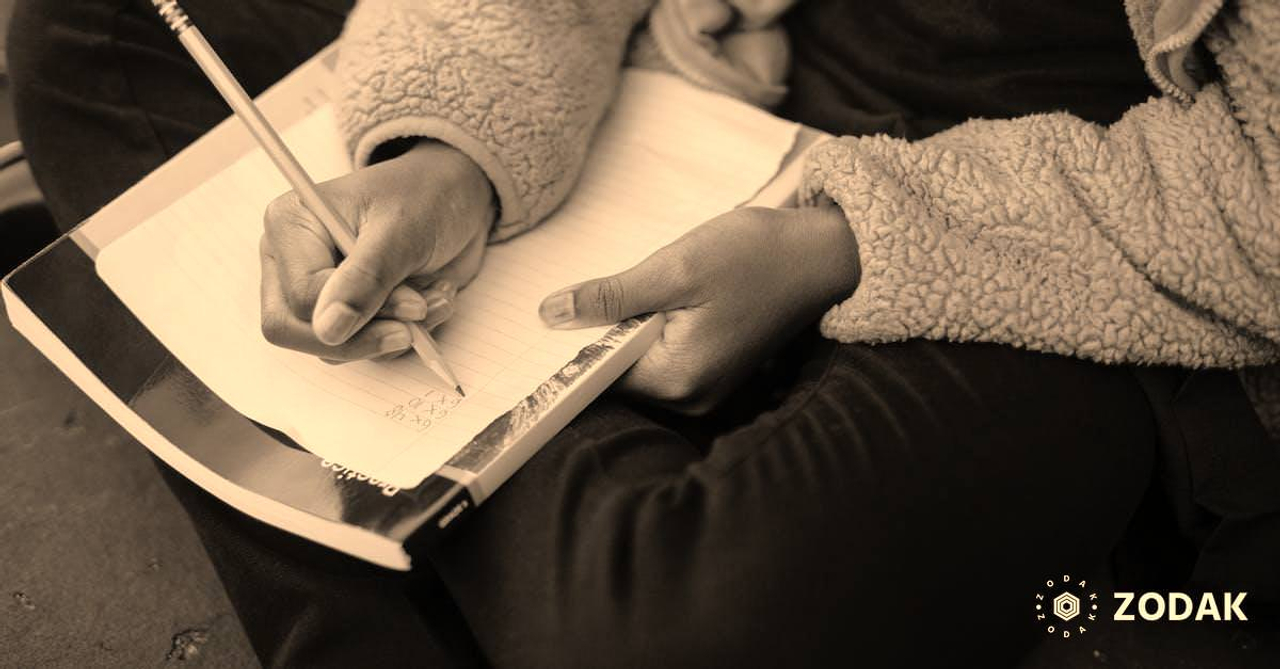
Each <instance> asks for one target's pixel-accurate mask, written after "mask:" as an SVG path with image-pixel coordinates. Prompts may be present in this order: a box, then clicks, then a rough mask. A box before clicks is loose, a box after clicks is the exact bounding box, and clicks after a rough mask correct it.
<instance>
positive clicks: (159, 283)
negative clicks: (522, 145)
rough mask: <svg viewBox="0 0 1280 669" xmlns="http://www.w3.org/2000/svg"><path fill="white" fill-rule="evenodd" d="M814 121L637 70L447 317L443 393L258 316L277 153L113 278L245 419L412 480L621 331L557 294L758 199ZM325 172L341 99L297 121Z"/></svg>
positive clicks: (307, 156)
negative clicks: (543, 311)
mask: <svg viewBox="0 0 1280 669" xmlns="http://www.w3.org/2000/svg"><path fill="white" fill-rule="evenodd" d="M796 130H797V127H796V126H795V125H794V124H792V123H788V122H785V121H782V120H779V119H777V118H775V117H773V116H771V115H769V114H767V113H765V112H762V111H759V110H757V109H755V108H752V107H750V106H748V105H745V104H742V103H739V102H736V101H733V100H731V99H729V98H726V97H723V96H720V95H717V94H713V93H709V92H706V91H702V90H699V89H697V88H696V87H694V86H692V85H690V84H688V83H686V82H684V81H682V80H680V79H678V78H676V77H673V76H670V75H665V74H658V73H652V72H642V71H628V72H627V73H626V74H625V75H624V80H623V85H622V88H621V93H620V95H619V99H618V100H617V101H616V102H615V104H614V106H613V108H612V109H611V111H610V113H609V115H608V117H607V118H606V120H605V121H604V123H603V124H602V127H601V129H600V131H599V133H598V135H597V137H596V139H595V142H594V143H593V145H592V151H591V155H590V157H589V158H588V161H587V164H586V166H585V168H584V171H583V176H582V178H581V179H580V181H579V183H578V184H577V186H576V187H575V189H574V191H573V193H572V194H571V196H570V197H569V199H568V200H567V201H566V203H565V204H564V205H563V206H562V207H561V208H560V209H559V210H558V211H557V212H556V213H555V214H554V215H552V216H551V217H550V218H548V219H547V220H546V221H545V222H544V223H543V224H542V225H541V226H539V227H538V228H536V229H535V230H533V231H531V232H529V233H526V234H524V235H521V236H519V237H517V238H515V239H513V240H510V241H507V242H503V243H500V244H495V245H492V246H490V247H489V249H488V251H487V253H486V257H485V263H484V268H483V269H482V271H481V273H480V275H479V276H478V277H477V278H476V280H475V281H473V282H472V283H471V284H470V285H469V286H467V287H466V288H465V289H463V290H462V291H461V292H460V293H459V296H458V302H457V309H456V312H455V314H456V315H455V316H454V318H453V319H451V320H450V321H449V322H448V323H446V324H445V325H444V326H442V327H441V328H439V329H437V330H436V332H435V335H436V339H437V341H438V343H439V345H440V348H441V350H442V352H443V354H444V356H445V358H446V359H447V360H448V362H449V364H450V366H451V367H452V368H453V370H454V371H455V372H456V374H457V376H458V380H459V381H460V382H461V384H462V386H463V388H464V389H465V390H466V392H467V397H466V398H465V399H461V400H460V399H457V398H455V397H453V396H452V395H451V394H450V393H447V392H444V391H441V390H439V389H438V388H437V386H435V385H433V384H432V383H431V382H430V380H429V374H428V373H427V371H426V369H425V368H424V367H423V366H422V365H421V363H420V362H419V361H418V360H417V358H416V357H414V356H411V355H407V356H403V357H401V358H399V359H397V360H394V361H391V362H381V363H375V362H356V363H350V364H347V365H341V366H332V365H327V364H325V363H323V362H320V361H319V360H317V359H315V358H313V357H311V356H307V355H304V354H300V353H295V352H292V351H288V350H285V349H281V348H277V347H274V346H272V345H270V344H269V343H267V341H266V340H265V339H264V338H263V337H262V334H261V330H260V325H259V291H258V282H259V279H260V267H259V260H258V241H259V237H260V236H261V233H262V212H263V210H264V209H265V207H266V205H267V203H268V202H270V201H271V200H272V199H273V198H274V197H275V196H277V195H279V194H280V193H282V192H284V191H286V190H288V184H287V183H286V182H285V180H284V179H283V177H281V176H280V175H279V174H278V173H277V172H276V170H275V168H274V167H273V166H272V165H271V163H270V161H269V160H268V158H267V157H266V155H265V154H263V153H262V152H261V151H260V150H258V151H253V152H251V153H248V154H246V155H245V156H244V157H243V158H241V159H240V160H238V161H237V162H235V163H234V164H232V165H231V166H229V167H228V168H227V169H225V170H223V171H222V172H220V173H218V174H217V175H216V176H213V177H212V178H211V179H209V180H208V181H206V182H204V183H203V184H202V185H200V186H199V187H197V188H196V189H194V190H193V191H191V192H190V193H188V194H186V195H185V196H183V197H181V198H179V199H178V200H177V201H175V202H174V203H173V204H172V205H171V206H169V207H168V208H166V209H165V210H163V211H161V212H160V213H158V214H156V215H155V216H153V217H151V218H149V219H148V220H146V221H145V222H143V223H141V224H140V225H138V226H137V227H135V228H134V229H133V230H132V231H130V232H129V233H128V234H126V235H124V236H122V237H121V238H120V239H118V240H117V241H115V242H114V243H112V244H111V245H109V246H107V247H106V248H105V249H103V250H102V252H101V253H100V254H99V256H98V260H97V267H98V272H99V274H100V275H101V277H102V279H103V280H104V281H105V282H106V283H107V284H108V285H109V286H110V287H111V288H112V290H113V291H115V293H116V294H117V295H118V296H120V298H121V300H122V301H123V302H124V303H125V304H126V305H127V306H128V307H129V309H130V310H132V311H133V313H134V314H135V315H137V316H138V318H139V320H141V321H142V323H143V324H144V325H146V326H147V328H148V329H150V330H151V332H152V333H153V334H154V335H155V336H156V337H157V338H158V339H159V340H160V341H161V342H163V343H164V344H165V346H167V347H168V348H169V349H170V350H171V351H172V352H173V353H174V355H175V356H176V357H177V358H178V359H179V360H181V361H182V363H183V364H184V365H186V366H187V367H188V368H190V369H191V370H192V372H194V373H195V374H196V375H197V376H198V377H200V378H201V379H202V380H203V381H204V382H205V384H206V385H208V386H209V387H210V388H211V389H212V390H213V391H214V392H215V393H217V394H218V395H219V396H220V397H221V398H222V399H223V400H224V401H226V402H227V403H228V404H230V405H231V406H232V407H234V408H235V409H236V410H237V411H240V412H241V413H243V414H245V415H246V416H248V417H250V418H252V419H254V420H256V421H259V422H261V423H264V424H266V425H270V426H272V427H274V428H276V429H278V430H280V431H282V432H284V433H285V434H288V435H289V436H290V437H292V438H293V439H294V440H296V441H297V442H298V443H300V444H302V445H303V446H305V447H306V448H307V449H308V450H311V451H312V452H314V453H316V454H317V455H319V456H321V457H322V458H325V459H327V460H330V461H333V462H336V463H341V464H342V465H344V466H346V467H349V468H351V469H353V470H355V471H359V472H362V473H364V474H367V475H369V476H370V477H371V478H375V479H379V480H380V481H383V482H386V483H388V484H389V485H393V486H396V487H401V488H410V487H413V486H415V485H417V484H418V483H419V482H420V481H421V480H422V479H423V478H425V477H426V476H428V475H430V474H431V473H432V472H434V471H435V470H436V469H437V468H439V466H440V465H441V464H443V463H444V462H445V461H446V460H448V459H449V458H450V457H451V456H452V455H453V454H454V453H455V452H457V451H458V449H459V448H461V447H462V446H463V445H465V444H466V443H467V442H468V441H470V439H471V438H472V437H473V436H474V435H475V434H476V433H477V432H479V431H480V430H481V429H483V428H484V427H485V426H486V425H488V424H489V423H490V422H492V421H493V420H494V419H495V418H497V417H499V416H501V415H502V414H503V413H505V412H506V411H507V410H509V409H510V408H511V407H512V406H514V405H515V404H516V403H518V402H520V401H521V400H522V399H524V398H525V397H526V396H528V395H529V394H530V393H531V392H532V391H533V390H534V389H535V388H537V387H538V386H539V385H540V384H541V383H542V382H543V381H545V380H546V379H548V378H549V377H550V376H552V375H553V374H554V373H555V372H556V371H558V370H559V369H560V368H561V367H563V366H564V364H565V363H566V362H568V361H570V360H571V359H572V358H573V357H574V355H575V354H577V352H578V351H579V350H580V349H582V348H583V347H584V346H586V345H588V344H590V343H592V342H594V341H596V340H597V339H599V337H600V336H601V335H602V334H604V333H605V332H606V331H607V330H608V328H607V327H599V328H589V329H583V330H572V331H562V330H551V329H549V328H546V327H545V326H543V325H542V323H541V321H540V320H539V318H538V313H537V307H538V304H539V303H540V302H541V300H542V298H543V297H545V296H546V295H548V294H550V293H551V292H553V291H555V290H557V289H559V288H562V287H564V286H567V285H570V284H573V283H576V282H579V281H583V280H586V279H590V278H593V277H597V276H605V275H608V274H612V273H615V272H618V271H621V270H623V269H626V268H627V267H629V266H631V265H633V264H635V263H637V262H639V261H641V260H643V259H644V258H645V257H647V256H648V255H649V254H650V253H652V252H653V251H655V250H657V249H658V248H660V247H662V246H663V245H665V244H667V243H670V242H671V241H674V240H675V239H676V238H677V237H679V236H680V235H682V234H684V233H685V232H687V231H689V230H690V229H692V228H693V227H695V226H697V225H698V224H699V223H701V222H703V221H705V220H707V219H709V218H712V217H714V216H716V215H718V214H720V213H723V212H724V211H727V210H728V209H731V208H733V207H734V206H736V205H738V204H740V203H742V202H745V201H747V200H749V199H750V198H751V196H752V195H753V194H754V193H755V192H756V191H757V190H758V189H759V188H760V187H761V186H762V185H764V184H765V183H766V182H767V181H768V180H769V179H770V178H771V177H772V176H773V175H774V173H775V172H776V170H777V168H778V165H779V164H780V162H781V160H782V158H783V156H784V155H785V154H786V153H787V151H788V150H789V149H790V147H791V145H792V142H793V141H794V139H795V134H796ZM282 134H283V136H284V139H285V141H286V142H287V143H288V144H289V146H290V147H291V148H292V149H293V151H294V152H295V153H296V154H297V157H298V159H299V161H301V163H302V164H303V165H304V166H305V167H306V168H307V170H308V171H309V172H310V173H311V175H312V177H313V178H315V179H316V180H317V181H323V180H326V179H331V178H334V177H337V176H339V175H341V174H344V173H346V172H348V171H350V169H351V165H350V161H349V159H348V157H347V155H346V152H345V149H344V147H343V145H342V142H341V140H340V137H339V135H338V131H337V128H336V124H335V121H334V118H333V113H332V109H331V108H330V107H329V106H327V105H326V106H322V107H320V108H318V109H317V110H316V111H314V112H313V113H311V114H310V115H308V116H306V117H305V118H303V119H302V120H301V121H299V122H298V123H296V124H294V125H293V126H291V127H289V128H286V129H285V130H284V132H283V133H282Z"/></svg>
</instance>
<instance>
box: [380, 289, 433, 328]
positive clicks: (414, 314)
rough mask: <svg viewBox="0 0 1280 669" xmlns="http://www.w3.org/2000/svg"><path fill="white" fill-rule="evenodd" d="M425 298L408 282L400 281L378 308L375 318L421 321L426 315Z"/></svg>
mask: <svg viewBox="0 0 1280 669" xmlns="http://www.w3.org/2000/svg"><path fill="white" fill-rule="evenodd" d="M427 311H428V305H427V300H426V299H424V296H423V295H422V294H420V293H419V292H418V291H416V290H414V289H413V288H412V287H410V286H409V285H408V284H405V283H402V284H400V285H398V286H396V287H395V288H393V289H392V290H391V296H390V297H388V298H387V302H386V304H383V305H382V308H381V309H379V310H378V313H377V315H376V317H377V318H394V319H396V320H399V321H421V320H422V319H424V318H426V317H427Z"/></svg>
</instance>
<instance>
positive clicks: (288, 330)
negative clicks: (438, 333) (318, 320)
mask: <svg viewBox="0 0 1280 669" xmlns="http://www.w3.org/2000/svg"><path fill="white" fill-rule="evenodd" d="M261 286H262V296H261V297H262V300H261V303H262V335H263V337H265V338H266V340H267V341H268V342H270V343H272V344H274V345H276V346H281V347H284V348H288V349H293V350H295V351H300V352H303V353H309V354H311V355H315V356H319V357H320V358H323V359H326V360H335V361H336V360H341V361H349V360H366V359H370V358H375V357H379V356H385V355H391V354H397V353H402V352H404V351H405V350H407V349H408V348H409V347H410V346H411V344H412V339H411V335H410V333H409V329H408V327H406V326H405V324H403V323H399V322H396V321H387V320H377V321H374V322H372V323H370V324H369V325H368V326H367V327H365V328H363V329H361V330H360V331H359V332H357V333H355V335H354V336H352V337H350V338H348V339H347V340H346V341H345V342H343V343H342V344H340V345H337V346H330V345H327V344H324V343H323V342H321V341H320V340H318V339H316V337H315V334H314V332H313V331H312V328H311V324H310V323H308V322H306V321H304V320H302V319H300V318H298V317H297V316H295V315H293V313H292V311H290V309H289V307H288V305H287V304H286V303H285V299H284V295H283V293H282V292H281V291H280V289H279V286H280V283H279V268H278V267H277V264H276V262H275V259H274V258H272V257H271V256H266V255H264V256H262V284H261Z"/></svg>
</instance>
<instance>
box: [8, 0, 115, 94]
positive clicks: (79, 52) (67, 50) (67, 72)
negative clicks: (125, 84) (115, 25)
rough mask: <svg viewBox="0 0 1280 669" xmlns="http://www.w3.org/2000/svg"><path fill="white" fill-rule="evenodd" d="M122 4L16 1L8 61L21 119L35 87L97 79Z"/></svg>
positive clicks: (107, 0)
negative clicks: (102, 51)
mask: <svg viewBox="0 0 1280 669" xmlns="http://www.w3.org/2000/svg"><path fill="white" fill-rule="evenodd" d="M123 5H124V2H123V1H122V0H80V1H78V2H47V1H44V0H17V2H16V3H15V5H14V9H13V15H12V18H11V20H10V23H9V34H8V41H7V43H6V57H7V61H8V67H9V74H10V80H11V82H12V90H13V100H14V105H15V108H16V110H17V112H18V114H19V116H21V115H22V113H23V110H24V109H25V108H27V107H28V106H29V105H28V103H29V102H30V101H31V98H32V89H33V87H37V86H39V87H43V88H45V89H49V88H54V89H56V88H59V87H60V86H62V85H65V84H66V83H67V82H69V81H73V80H76V79H77V78H78V79H84V78H86V77H93V76H94V74H95V68H101V66H102V60H101V58H100V54H98V53H97V52H98V50H99V49H100V48H101V46H102V45H104V44H106V43H107V42H109V39H110V37H111V29H112V21H113V19H114V17H115V15H116V14H117V13H118V12H119V11H120V10H121V8H122V7H123Z"/></svg>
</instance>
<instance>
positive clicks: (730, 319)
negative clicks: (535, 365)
mask: <svg viewBox="0 0 1280 669" xmlns="http://www.w3.org/2000/svg"><path fill="white" fill-rule="evenodd" d="M858 278H859V264H858V245H857V241H856V240H855V239H854V235H853V231H852V230H850V229H849V224H848V223H847V222H846V221H845V218H844V214H843V213H842V212H841V211H840V209H839V208H837V207H835V206H827V207H822V208H804V209H768V208H760V207H754V208H746V209H737V210H734V211H731V212H729V213H727V214H724V215H722V216H719V217H717V218H714V219H712V220H710V221H708V222H706V223H704V224H702V225H701V226H698V227H697V228H695V229H694V230H693V231H691V232H690V233H688V234H686V235H685V236H683V237H681V238H680V239H678V240H676V241H675V242H673V243H672V244H670V245H669V246H666V247H664V248H662V249H660V250H659V251H657V252H656V253H654V254H653V255H651V256H649V258H647V259H646V260H644V261H643V262H641V263H640V264H639V265H636V266H635V267H632V268H631V269H629V270H627V271H625V272H622V273H620V274H616V275H614V276H611V277H607V278H603V279H595V280H592V281H587V282H584V283H581V284H578V285H576V286H571V287H569V288H565V289H563V290H561V291H558V292H556V293H554V294H552V295H551V296H549V297H547V298H546V299H545V300H543V302H542V305H541V307H540V309H539V313H540V315H541V316H542V319H543V320H544V321H546V322H547V323H548V324H549V325H551V326H553V327H558V328H576V327H586V326H591V325H602V324H606V323H614V322H617V321H620V320H622V319H625V318H630V317H631V316H635V315H638V314H644V313H649V312H659V311H660V312H665V313H666V317H667V323H666V326H665V327H664V329H663V332H662V337H661V339H659V340H658V341H657V342H656V343H654V345H653V346H652V347H650V348H649V351H648V352H647V353H646V354H645V355H644V357H643V358H641V359H640V361H639V362H637V363H636V364H635V366H634V367H632V368H631V370H630V371H628V372H627V374H626V376H624V377H623V378H622V380H621V381H620V383H621V385H622V387H623V388H624V389H626V390H629V391H632V392H635V393H638V394H641V395H643V396H645V397H648V398H650V399H652V400H656V401H657V402H659V403H661V404H663V405H666V406H668V407H670V408H672V409H675V410H678V411H683V412H686V413H703V412H705V411H707V410H709V409H711V408H712V407H713V406H715V404H716V403H717V402H718V401H719V400H720V399H721V398H723V397H724V396H725V395H726V394H728V392H729V391H730V390H732V389H733V387H734V386H735V385H736V384H737V383H739V382H740V381H741V380H742V379H743V378H744V377H745V376H746V375H747V373H748V372H750V371H751V370H752V368H754V367H755V366H756V365H758V364H759V363H760V362H762V361H763V360H764V358H765V356H767V355H768V354H769V353H770V352H772V351H773V349H774V348H776V347H777V346H778V345H780V344H782V343H783V342H784V341H785V340H786V339H787V338H788V337H790V336H792V335H794V334H795V333H796V332H797V331H798V330H799V329H800V328H801V327H803V326H805V325H807V324H809V323H812V322H813V321H814V320H815V319H816V318H817V317H818V316H819V315H821V314H822V312H823V311H824V310H826V309H827V308H828V307H830V306H831V305H832V304H834V303H836V302H837V301H839V300H841V299H844V298H845V297H847V296H848V295H849V294H850V293H852V292H853V290H854V288H855V287H856V286H857V284H858Z"/></svg>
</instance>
